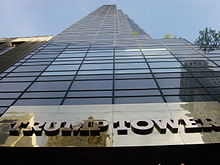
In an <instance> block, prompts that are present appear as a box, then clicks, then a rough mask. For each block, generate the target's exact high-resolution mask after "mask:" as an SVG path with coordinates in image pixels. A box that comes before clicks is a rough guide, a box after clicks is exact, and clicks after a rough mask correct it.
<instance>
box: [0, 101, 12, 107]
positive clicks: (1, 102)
mask: <svg viewBox="0 0 220 165" xmlns="http://www.w3.org/2000/svg"><path fill="white" fill-rule="evenodd" d="M13 102H14V100H0V105H1V106H10V105H11V104H12V103H13Z"/></svg>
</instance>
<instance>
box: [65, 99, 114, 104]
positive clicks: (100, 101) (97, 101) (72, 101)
mask: <svg viewBox="0 0 220 165" xmlns="http://www.w3.org/2000/svg"><path fill="white" fill-rule="evenodd" d="M111 103H112V99H111V98H84V99H66V100H65V101H64V105H77V104H111Z"/></svg>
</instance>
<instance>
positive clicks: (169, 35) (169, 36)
mask: <svg viewBox="0 0 220 165" xmlns="http://www.w3.org/2000/svg"><path fill="white" fill-rule="evenodd" d="M163 38H164V39H170V38H176V36H174V35H173V34H171V33H167V34H165V36H164V37H163Z"/></svg>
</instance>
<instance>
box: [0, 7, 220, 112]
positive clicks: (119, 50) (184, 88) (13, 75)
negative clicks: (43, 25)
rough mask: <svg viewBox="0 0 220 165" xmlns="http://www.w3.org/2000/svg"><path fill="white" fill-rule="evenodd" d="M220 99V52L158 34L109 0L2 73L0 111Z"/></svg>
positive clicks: (0, 78)
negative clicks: (17, 107)
mask: <svg viewBox="0 0 220 165" xmlns="http://www.w3.org/2000/svg"><path fill="white" fill-rule="evenodd" d="M194 101H196V102H198V101H219V102H220V52H214V53H209V54H203V53H202V52H201V51H200V50H198V48H197V47H195V46H194V45H192V44H191V43H189V42H188V41H187V40H185V39H152V38H151V37H150V36H149V35H148V34H147V33H145V32H144V30H143V29H141V28H140V27H139V26H138V25H137V24H135V23H134V22H133V20H131V19H130V18H129V17H128V16H127V15H125V14H124V13H123V12H122V11H121V10H117V9H116V6H115V5H104V6H102V7H100V8H98V9H97V10H95V11H93V12H92V13H90V14H88V15H87V16H86V17H84V18H83V19H81V20H80V21H78V22H76V23H75V24H73V25H72V26H70V27H69V28H67V29H66V30H64V31H63V32H61V33H60V34H58V35H57V36H55V37H54V38H53V39H51V40H49V41H48V42H46V43H44V44H43V45H41V46H40V47H38V48H37V49H35V50H34V51H33V52H31V53H30V54H28V55H27V56H26V57H24V58H23V59H21V60H20V61H19V62H17V63H15V64H14V65H13V66H11V67H10V68H9V69H7V70H5V71H4V72H2V73H1V74H0V113H2V114H3V113H4V112H5V111H6V110H7V109H8V108H9V107H10V106H12V105H31V106H33V105H76V104H121V103H125V104H129V103H164V102H165V103H166V102H168V103H169V102H194Z"/></svg>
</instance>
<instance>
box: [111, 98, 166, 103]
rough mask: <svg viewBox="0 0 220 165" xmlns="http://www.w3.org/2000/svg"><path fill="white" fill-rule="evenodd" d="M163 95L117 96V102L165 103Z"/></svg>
mask: <svg viewBox="0 0 220 165" xmlns="http://www.w3.org/2000/svg"><path fill="white" fill-rule="evenodd" d="M163 102H164V101H163V99H162V97H119V98H115V104H133V103H163Z"/></svg>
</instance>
